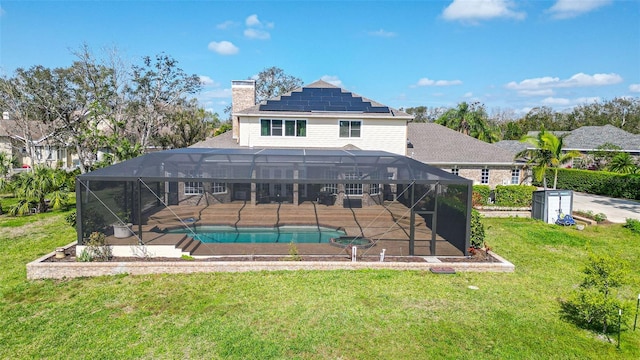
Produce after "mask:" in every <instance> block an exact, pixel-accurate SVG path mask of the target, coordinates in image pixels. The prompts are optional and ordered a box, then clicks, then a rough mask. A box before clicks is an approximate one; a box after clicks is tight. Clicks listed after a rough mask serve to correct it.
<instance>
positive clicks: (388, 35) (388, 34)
mask: <svg viewBox="0 0 640 360" xmlns="http://www.w3.org/2000/svg"><path fill="white" fill-rule="evenodd" d="M368 34H369V35H371V36H377V37H382V38H391V37H394V36H396V35H397V34H396V33H394V32H392V31H386V30H384V29H380V30H377V31H369V33H368Z"/></svg>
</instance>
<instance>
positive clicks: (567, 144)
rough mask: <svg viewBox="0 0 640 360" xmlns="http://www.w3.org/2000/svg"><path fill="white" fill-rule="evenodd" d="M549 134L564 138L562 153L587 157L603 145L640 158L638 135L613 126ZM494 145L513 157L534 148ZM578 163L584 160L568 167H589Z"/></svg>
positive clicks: (507, 143) (512, 143)
mask: <svg viewBox="0 0 640 360" xmlns="http://www.w3.org/2000/svg"><path fill="white" fill-rule="evenodd" d="M551 132H552V133H553V134H555V135H556V136H564V139H563V151H564V152H568V151H572V150H575V151H578V152H580V153H582V154H584V155H587V154H589V153H591V152H594V151H598V148H599V147H601V146H603V145H605V144H613V145H615V146H617V147H619V148H620V150H613V151H620V152H626V153H629V155H631V156H633V157H635V158H636V159H638V158H640V135H636V134H632V133H629V132H626V131H624V130H622V129H620V128H617V127H615V126H613V125H604V126H583V127H580V128H578V129H575V130H572V131H551ZM538 133H539V131H530V132H529V133H528V134H527V135H529V136H537V135H538ZM495 145H496V146H499V147H501V148H503V149H505V150H507V151H509V152H511V153H512V154H513V155H514V156H515V155H516V154H517V153H519V152H521V151H523V150H526V149H533V148H534V147H533V146H532V145H531V144H528V143H525V142H520V141H518V140H503V141H499V142H497V143H495ZM578 161H580V162H583V161H584V158H583V159H575V160H574V163H573V164H570V165H571V166H574V167H580V166H579V165H584V167H588V166H589V164H578V163H577V162H578Z"/></svg>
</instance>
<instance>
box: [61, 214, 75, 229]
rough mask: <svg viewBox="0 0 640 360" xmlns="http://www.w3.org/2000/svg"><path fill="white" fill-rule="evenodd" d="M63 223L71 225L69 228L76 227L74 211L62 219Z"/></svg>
mask: <svg viewBox="0 0 640 360" xmlns="http://www.w3.org/2000/svg"><path fill="white" fill-rule="evenodd" d="M64 221H65V222H66V223H67V224H69V225H71V227H73V228H75V227H76V211H75V210H74V211H72V212H70V213H69V214H67V216H65V217H64Z"/></svg>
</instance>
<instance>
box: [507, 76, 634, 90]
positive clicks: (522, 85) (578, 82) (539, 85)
mask: <svg viewBox="0 0 640 360" xmlns="http://www.w3.org/2000/svg"><path fill="white" fill-rule="evenodd" d="M621 82H622V77H621V76H620V75H618V74H615V73H610V74H593V75H589V74H585V73H577V74H575V75H573V76H572V77H570V78H568V79H564V80H561V79H560V78H558V77H551V76H545V77H540V78H533V79H525V80H522V81H520V82H519V83H517V82H515V81H512V82H510V83H508V84H507V85H505V86H506V88H507V89H512V90H522V91H524V90H529V91H532V90H544V89H553V88H571V87H586V86H606V85H614V84H618V83H621Z"/></svg>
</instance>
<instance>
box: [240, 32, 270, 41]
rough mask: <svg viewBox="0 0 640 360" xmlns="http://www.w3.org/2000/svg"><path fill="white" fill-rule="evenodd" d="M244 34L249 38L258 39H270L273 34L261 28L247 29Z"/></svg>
mask: <svg viewBox="0 0 640 360" xmlns="http://www.w3.org/2000/svg"><path fill="white" fill-rule="evenodd" d="M244 36H246V37H248V38H249V39H258V40H268V39H269V38H271V34H269V33H268V32H266V31H264V30H260V29H245V30H244Z"/></svg>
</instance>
